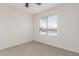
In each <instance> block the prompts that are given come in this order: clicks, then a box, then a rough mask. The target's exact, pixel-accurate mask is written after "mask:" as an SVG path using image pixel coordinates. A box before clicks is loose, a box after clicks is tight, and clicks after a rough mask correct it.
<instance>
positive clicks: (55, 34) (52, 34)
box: [40, 33, 58, 36]
mask: <svg viewBox="0 0 79 59" xmlns="http://www.w3.org/2000/svg"><path fill="white" fill-rule="evenodd" d="M40 35H46V36H57V35H58V33H40Z"/></svg>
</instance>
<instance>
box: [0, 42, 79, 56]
mask: <svg viewBox="0 0 79 59" xmlns="http://www.w3.org/2000/svg"><path fill="white" fill-rule="evenodd" d="M0 56H79V54H77V53H74V52H70V51H66V50H64V49H60V48H56V47H54V46H50V45H46V44H43V43H39V42H35V41H32V42H29V43H25V44H21V45H18V46H15V47H11V48H7V49H4V50H0Z"/></svg>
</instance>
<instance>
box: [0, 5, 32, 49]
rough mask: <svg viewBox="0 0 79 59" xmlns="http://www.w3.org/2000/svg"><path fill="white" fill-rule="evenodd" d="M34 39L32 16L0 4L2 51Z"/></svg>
mask: <svg viewBox="0 0 79 59" xmlns="http://www.w3.org/2000/svg"><path fill="white" fill-rule="evenodd" d="M32 37H33V31H32V16H31V15H30V14H27V13H25V12H23V11H21V10H19V9H16V8H13V7H10V6H7V5H6V4H0V49H3V48H8V47H12V46H15V45H18V44H21V43H24V42H29V41H31V40H32Z"/></svg>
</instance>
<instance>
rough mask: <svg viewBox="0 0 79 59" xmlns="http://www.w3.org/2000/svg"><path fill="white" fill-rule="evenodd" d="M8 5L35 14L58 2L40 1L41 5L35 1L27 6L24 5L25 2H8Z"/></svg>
mask: <svg viewBox="0 0 79 59" xmlns="http://www.w3.org/2000/svg"><path fill="white" fill-rule="evenodd" d="M8 5H10V6H13V7H16V8H19V9H21V10H23V11H25V12H28V13H31V14H37V13H40V12H43V11H45V10H48V9H50V8H53V7H55V6H57V5H58V3H42V4H41V5H37V4H35V3H29V7H25V3H10V4H8Z"/></svg>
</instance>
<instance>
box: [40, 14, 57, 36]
mask: <svg viewBox="0 0 79 59" xmlns="http://www.w3.org/2000/svg"><path fill="white" fill-rule="evenodd" d="M55 15H56V16H57V31H56V35H57V34H58V15H57V14H54V15H48V16H44V17H46V27H47V29H48V17H50V16H55ZM44 17H41V18H44ZM41 18H39V34H40V19H41ZM48 33H49V32H48V31H46V34H45V35H48ZM53 34H54V33H53ZM40 35H41V34H40Z"/></svg>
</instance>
